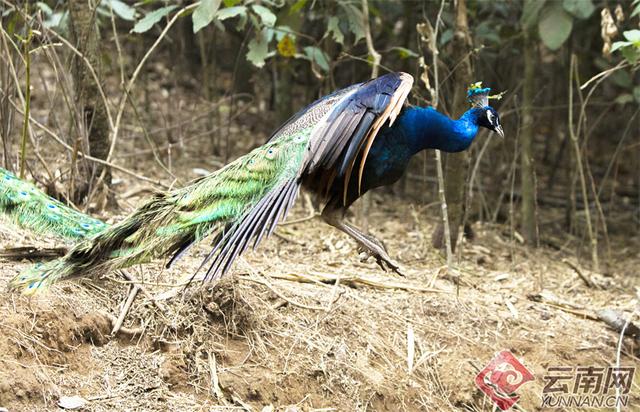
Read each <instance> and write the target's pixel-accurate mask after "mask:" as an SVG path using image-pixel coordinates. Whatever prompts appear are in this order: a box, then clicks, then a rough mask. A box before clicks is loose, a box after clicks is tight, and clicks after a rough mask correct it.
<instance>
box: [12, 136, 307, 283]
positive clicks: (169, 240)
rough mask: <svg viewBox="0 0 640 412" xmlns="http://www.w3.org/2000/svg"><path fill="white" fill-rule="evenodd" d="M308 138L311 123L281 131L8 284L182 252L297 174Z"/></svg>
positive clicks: (51, 278) (236, 218)
mask: <svg viewBox="0 0 640 412" xmlns="http://www.w3.org/2000/svg"><path fill="white" fill-rule="evenodd" d="M309 136H310V129H309V128H306V129H302V130H298V131H297V132H296V133H295V134H292V135H281V136H279V137H278V138H277V139H275V140H272V141H271V142H269V143H267V144H265V145H264V146H261V147H258V148H256V149H255V150H253V151H252V152H250V153H248V154H247V155H245V156H243V157H240V158H239V159H237V160H236V161H234V162H232V163H230V164H228V165H227V166H225V167H224V168H222V169H220V170H218V171H216V172H214V173H212V174H211V175H209V176H206V177H204V178H201V179H198V180H196V181H195V182H193V183H192V184H190V185H188V186H186V187H184V188H182V189H178V190H175V191H172V192H169V193H165V194H157V195H155V196H154V197H153V198H152V199H151V200H150V201H149V202H147V203H146V204H144V205H143V206H142V207H140V208H139V209H138V210H136V211H135V212H134V213H133V214H132V215H130V216H129V217H128V218H126V219H125V220H123V221H122V222H120V223H118V224H115V225H113V226H111V227H108V228H103V229H104V230H102V231H100V232H99V233H96V234H95V236H91V237H87V238H86V239H84V240H81V241H80V242H79V243H77V244H76V245H75V246H74V247H73V248H72V249H71V250H70V251H69V252H68V253H67V255H65V256H63V257H62V258H60V259H57V260H55V261H52V262H49V263H45V264H40V265H36V266H34V267H32V268H30V269H28V270H26V271H24V272H23V273H21V274H20V275H18V276H16V277H15V278H14V279H13V280H12V281H11V284H10V288H11V289H13V290H21V291H23V292H25V293H28V294H30V293H36V292H38V291H40V290H43V289H46V288H47V287H48V286H49V285H50V284H52V283H53V282H55V281H57V280H60V279H64V278H71V277H76V276H80V275H82V276H86V275H90V274H93V273H98V272H107V271H110V270H115V269H122V268H126V267H129V266H131V265H134V264H138V263H144V262H148V261H149V260H151V259H153V258H156V257H166V256H169V255H171V254H174V253H179V252H180V251H182V250H184V249H186V248H187V247H188V246H189V245H191V244H192V243H194V242H198V241H199V240H201V239H202V238H204V237H206V236H208V235H211V234H215V233H218V234H220V233H222V232H223V231H225V230H229V229H233V227H234V225H235V224H237V223H238V222H239V221H241V220H242V218H243V217H244V216H245V215H247V213H248V212H249V211H251V210H252V208H253V207H254V206H255V205H256V204H257V203H258V202H260V201H261V200H263V199H265V197H266V196H267V195H268V194H269V193H270V192H272V191H274V190H278V189H279V187H280V186H281V185H283V184H285V183H286V182H288V181H291V180H292V179H295V178H296V176H297V174H298V171H299V169H300V165H301V163H302V161H303V158H304V154H305V148H306V147H307V144H308V140H309ZM76 213H77V212H76ZM77 214H79V213H77Z"/></svg>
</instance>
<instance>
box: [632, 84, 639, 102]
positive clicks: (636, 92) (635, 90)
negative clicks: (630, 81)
mask: <svg viewBox="0 0 640 412" xmlns="http://www.w3.org/2000/svg"><path fill="white" fill-rule="evenodd" d="M633 98H634V99H636V102H638V103H640V86H636V87H634V88H633Z"/></svg>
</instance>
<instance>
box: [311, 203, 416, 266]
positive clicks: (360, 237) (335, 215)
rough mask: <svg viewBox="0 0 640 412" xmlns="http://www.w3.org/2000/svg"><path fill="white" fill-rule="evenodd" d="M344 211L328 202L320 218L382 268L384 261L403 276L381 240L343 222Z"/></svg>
mask: <svg viewBox="0 0 640 412" xmlns="http://www.w3.org/2000/svg"><path fill="white" fill-rule="evenodd" d="M345 211H346V209H343V208H340V207H336V206H335V202H330V203H329V204H328V205H327V206H325V208H324V209H323V210H322V218H323V219H324V221H325V222H327V223H328V224H330V225H331V226H333V227H335V228H336V229H338V230H340V231H342V232H344V233H346V234H347V235H349V236H351V237H352V238H353V239H354V240H355V241H356V242H358V244H359V245H360V246H361V247H362V248H363V249H364V250H365V251H366V252H368V253H369V254H370V255H371V256H373V257H374V258H375V259H376V263H378V265H379V266H380V267H381V268H382V269H383V270H387V268H385V266H384V265H383V262H384V264H386V265H387V267H388V268H389V269H391V270H393V271H394V272H396V273H397V274H399V275H401V276H404V275H403V273H402V272H401V271H400V265H398V263H397V262H395V261H394V260H393V259H391V257H389V254H388V253H387V250H386V248H385V247H384V245H383V244H382V242H380V241H379V240H378V239H376V238H375V237H373V236H371V235H367V234H365V233H362V232H361V231H360V229H358V228H357V227H355V226H353V225H351V224H350V223H347V222H345V220H344V214H345Z"/></svg>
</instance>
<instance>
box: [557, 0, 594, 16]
mask: <svg viewBox="0 0 640 412" xmlns="http://www.w3.org/2000/svg"><path fill="white" fill-rule="evenodd" d="M562 6H563V7H564V9H565V10H566V11H568V12H569V13H571V14H573V15H574V16H575V17H577V18H579V19H588V18H589V17H590V16H591V15H592V14H593V12H594V11H595V10H596V8H595V6H594V5H593V2H592V0H564V1H563V2H562Z"/></svg>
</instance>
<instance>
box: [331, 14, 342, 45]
mask: <svg viewBox="0 0 640 412" xmlns="http://www.w3.org/2000/svg"><path fill="white" fill-rule="evenodd" d="M327 33H330V34H331V38H333V40H334V41H335V42H336V43H338V44H342V45H344V34H342V30H340V20H339V19H338V18H337V17H336V16H331V17H329V21H328V22H327Z"/></svg>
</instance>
